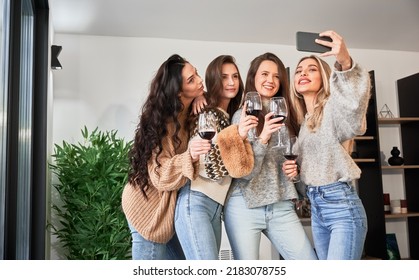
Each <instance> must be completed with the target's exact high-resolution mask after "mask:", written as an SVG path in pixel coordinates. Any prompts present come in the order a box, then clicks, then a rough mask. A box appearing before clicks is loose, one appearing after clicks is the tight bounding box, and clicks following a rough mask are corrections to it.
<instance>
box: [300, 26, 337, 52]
mask: <svg viewBox="0 0 419 280" xmlns="http://www.w3.org/2000/svg"><path fill="white" fill-rule="evenodd" d="M296 37H297V50H299V51H302V52H315V53H324V52H327V51H330V50H331V48H329V47H325V46H323V45H320V44H317V43H316V42H315V41H314V40H315V39H321V40H324V41H329V42H332V39H331V38H330V37H325V36H323V37H320V36H319V33H310V32H302V31H298V32H297V33H296Z"/></svg>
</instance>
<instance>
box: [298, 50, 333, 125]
mask: <svg viewBox="0 0 419 280" xmlns="http://www.w3.org/2000/svg"><path fill="white" fill-rule="evenodd" d="M310 58H311V59H314V60H316V61H317V64H318V66H319V69H320V75H321V77H322V86H321V88H320V90H319V91H318V92H317V95H316V99H315V104H314V111H313V114H312V115H311V116H310V117H309V118H308V119H307V127H308V128H309V130H310V131H312V132H314V131H316V130H317V128H318V127H319V126H320V124H321V121H322V118H323V108H324V106H325V105H326V102H327V100H328V99H329V96H330V87H329V78H330V75H331V70H330V66H329V64H327V62H325V61H324V60H322V59H321V58H319V57H317V56H315V55H310V56H305V57H303V58H301V59H300V61H298V63H297V67H298V65H300V63H301V62H302V61H304V60H306V59H310ZM294 73H295V71H294ZM290 88H291V94H290V95H291V103H292V105H293V107H294V108H295V110H296V113H297V122H298V124H299V125H301V124H302V123H303V121H304V119H305V115H306V114H307V107H306V104H305V102H304V98H303V96H302V95H301V94H300V93H298V92H297V90H296V89H295V86H294V83H291V87H290Z"/></svg>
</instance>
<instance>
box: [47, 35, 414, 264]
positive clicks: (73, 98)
mask: <svg viewBox="0 0 419 280" xmlns="http://www.w3.org/2000/svg"><path fill="white" fill-rule="evenodd" d="M346 43H347V45H348V46H349V48H350V45H351V42H346ZM54 44H55V45H61V46H62V47H63V49H62V52H61V54H60V56H59V60H60V62H61V64H62V66H63V69H62V70H57V71H54V72H53V78H54V83H53V92H54V102H53V105H54V113H53V142H54V143H61V142H62V141H63V140H66V141H69V142H77V141H79V140H80V139H81V133H80V130H81V128H82V127H83V126H84V125H86V126H87V127H88V129H89V130H92V129H94V128H95V127H96V126H98V127H99V128H100V129H101V130H118V135H119V136H121V137H124V138H126V139H127V140H130V139H131V138H132V136H133V133H134V129H135V125H136V123H137V118H138V112H139V110H140V106H141V104H142V102H143V101H144V98H145V96H146V95H147V90H148V86H149V83H150V81H151V79H152V77H153V74H154V73H155V71H156V70H157V68H158V67H159V66H160V64H161V63H162V62H163V61H164V60H166V59H167V58H168V57H169V56H170V55H172V54H174V53H177V54H179V55H181V56H183V57H185V58H186V59H187V60H189V62H191V63H192V65H194V66H195V67H196V68H197V69H198V72H199V73H200V75H201V76H202V77H204V76H205V69H206V66H207V64H208V63H209V62H210V61H211V60H212V59H213V58H215V57H216V56H218V55H221V54H231V55H233V56H234V57H235V58H236V60H237V64H238V66H239V68H240V72H241V75H242V77H243V79H245V77H246V73H247V68H248V66H249V63H250V61H251V60H252V59H253V58H254V57H256V56H258V55H260V54H262V53H264V52H267V51H270V52H273V53H275V54H277V55H278V56H279V57H280V58H281V59H282V61H283V62H284V64H285V66H289V67H290V69H291V71H293V70H294V67H295V64H296V63H297V61H298V59H299V58H300V57H301V56H303V55H305V53H301V52H298V51H296V49H295V47H293V46H284V45H269V44H256V43H255V44H244V43H225V42H204V41H184V40H169V39H151V38H125V37H101V36H79V35H68V34H55V37H54ZM350 51H351V55H352V57H353V59H354V60H355V61H358V62H360V63H361V64H362V65H363V66H365V67H366V68H367V69H368V70H374V71H375V78H376V92H377V104H378V110H380V109H381V107H382V106H383V105H384V104H387V105H388V106H389V108H390V110H391V111H392V112H393V114H394V115H395V116H398V113H399V112H398V100H397V91H396V80H397V79H400V78H402V77H405V76H408V75H411V74H414V73H416V72H418V71H419V67H418V65H419V53H415V52H398V51H381V50H360V49H350ZM326 60H327V61H328V62H329V63H333V62H334V61H333V59H332V58H328V59H326ZM380 142H381V149H382V150H383V151H384V154H385V155H386V156H387V158H388V157H390V156H391V155H390V150H391V148H392V147H393V146H398V147H400V137H399V134H398V129H397V128H380ZM401 156H403V151H402V154H401ZM386 177H389V176H384V180H385V182H384V189H385V191H387V192H391V197H392V198H394V199H395V198H397V196H400V197H399V198H403V197H402V196H404V193H403V192H402V191H399V190H397V191H394V190H393V189H394V186H395V185H396V186H397V185H399V186H400V185H402V184H403V176H402V175H400V176H395V177H396V178H394V176H392V177H391V178H386ZM387 182H389V183H387ZM389 188H390V190H388V189H389ZM396 228H397V229H393V227H392V228H391V230H392V232H394V231H397V230H398V228H400V227H398V226H396ZM401 232H402V233H400V237H399V233H397V234H398V235H397V238H398V241H399V246H400V249H401V254H402V257H403V256H406V255H407V254H408V253H407V245H406V233H404V234H403V232H404V229H402V231H401ZM399 239H400V240H399Z"/></svg>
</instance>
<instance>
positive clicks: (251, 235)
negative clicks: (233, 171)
mask: <svg viewBox="0 0 419 280" xmlns="http://www.w3.org/2000/svg"><path fill="white" fill-rule="evenodd" d="M224 222H225V227H226V232H227V235H228V239H229V241H230V245H231V248H232V250H233V256H234V258H235V259H237V260H257V259H259V247H260V240H261V233H263V234H265V235H266V237H267V238H268V239H269V240H270V241H271V243H272V244H273V245H274V246H275V248H276V250H277V251H278V252H279V254H281V256H282V257H283V258H284V259H286V260H317V256H316V253H315V252H314V249H313V247H312V245H311V242H310V240H309V239H308V237H307V235H306V233H305V231H304V228H303V226H302V224H301V222H300V219H299V218H298V216H297V214H296V212H295V208H294V203H293V202H292V201H290V200H283V201H279V202H276V203H274V204H269V205H266V206H263V207H257V208H247V206H246V204H245V201H244V198H243V196H242V193H241V191H240V188H236V189H235V190H234V191H233V193H232V195H231V197H230V198H229V200H228V201H227V203H226V205H225V207H224Z"/></svg>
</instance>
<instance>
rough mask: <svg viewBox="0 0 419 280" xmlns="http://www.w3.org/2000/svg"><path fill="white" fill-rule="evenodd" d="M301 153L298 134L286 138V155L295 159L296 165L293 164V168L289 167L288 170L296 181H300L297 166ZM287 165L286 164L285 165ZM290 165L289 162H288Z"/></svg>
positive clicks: (289, 158)
mask: <svg viewBox="0 0 419 280" xmlns="http://www.w3.org/2000/svg"><path fill="white" fill-rule="evenodd" d="M298 154H299V147H298V138H297V136H290V137H289V139H287V140H286V143H285V150H284V157H285V158H286V159H287V160H289V161H290V160H292V161H294V166H292V169H288V172H286V174H287V176H289V177H290V178H291V180H292V181H293V182H294V183H296V182H299V181H300V180H299V178H298V170H297V169H298V168H297V162H296V160H297V158H298ZM284 166H285V165H284ZM288 167H289V164H288Z"/></svg>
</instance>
